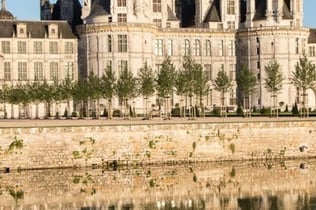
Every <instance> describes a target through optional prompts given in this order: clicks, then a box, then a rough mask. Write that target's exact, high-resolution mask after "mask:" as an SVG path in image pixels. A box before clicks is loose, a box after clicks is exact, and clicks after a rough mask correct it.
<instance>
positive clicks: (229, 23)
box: [227, 21, 235, 30]
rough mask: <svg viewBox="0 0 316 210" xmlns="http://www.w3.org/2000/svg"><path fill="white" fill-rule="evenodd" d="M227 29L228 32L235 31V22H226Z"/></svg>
mask: <svg viewBox="0 0 316 210" xmlns="http://www.w3.org/2000/svg"><path fill="white" fill-rule="evenodd" d="M227 27H228V29H230V30H233V29H235V21H227Z"/></svg>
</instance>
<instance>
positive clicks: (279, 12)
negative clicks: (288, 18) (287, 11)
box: [277, 0, 284, 23]
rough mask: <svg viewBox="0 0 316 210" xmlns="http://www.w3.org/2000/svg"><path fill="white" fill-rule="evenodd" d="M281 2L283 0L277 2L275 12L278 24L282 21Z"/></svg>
mask: <svg viewBox="0 0 316 210" xmlns="http://www.w3.org/2000/svg"><path fill="white" fill-rule="evenodd" d="M283 1H284V0H278V11H277V21H278V23H279V22H281V21H282V19H283Z"/></svg>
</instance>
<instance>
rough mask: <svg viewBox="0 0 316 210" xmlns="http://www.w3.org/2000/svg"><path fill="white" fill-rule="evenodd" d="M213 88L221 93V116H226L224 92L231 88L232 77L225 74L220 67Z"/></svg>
mask: <svg viewBox="0 0 316 210" xmlns="http://www.w3.org/2000/svg"><path fill="white" fill-rule="evenodd" d="M213 85H214V89H215V90H216V91H219V92H220V93H221V110H220V115H221V117H223V116H226V104H225V93H227V92H228V91H229V90H230V89H231V88H232V85H233V84H232V79H231V78H230V77H229V76H228V75H227V73H226V72H225V70H224V69H223V68H222V69H221V70H220V71H219V72H218V73H217V77H216V78H215V80H214V84H213Z"/></svg>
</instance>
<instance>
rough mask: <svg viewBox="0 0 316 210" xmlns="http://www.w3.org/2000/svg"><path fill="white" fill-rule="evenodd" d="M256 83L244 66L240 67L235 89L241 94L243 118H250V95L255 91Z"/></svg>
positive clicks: (251, 73)
mask: <svg viewBox="0 0 316 210" xmlns="http://www.w3.org/2000/svg"><path fill="white" fill-rule="evenodd" d="M256 83H257V79H256V76H255V74H254V73H253V72H252V71H250V69H249V68H248V67H247V66H246V65H242V66H241V68H240V70H239V72H238V74H237V87H238V89H239V90H240V92H241V93H242V98H243V102H242V103H243V108H244V110H243V113H244V115H245V116H249V117H250V116H251V95H252V93H253V92H254V91H255V89H256Z"/></svg>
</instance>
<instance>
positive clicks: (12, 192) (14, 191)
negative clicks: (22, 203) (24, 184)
mask: <svg viewBox="0 0 316 210" xmlns="http://www.w3.org/2000/svg"><path fill="white" fill-rule="evenodd" d="M7 190H8V191H9V194H10V195H11V196H12V197H13V198H14V200H16V201H17V200H21V199H23V198H24V191H23V190H18V189H15V188H13V187H8V189H7Z"/></svg>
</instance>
